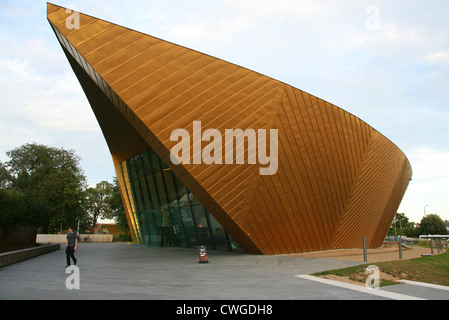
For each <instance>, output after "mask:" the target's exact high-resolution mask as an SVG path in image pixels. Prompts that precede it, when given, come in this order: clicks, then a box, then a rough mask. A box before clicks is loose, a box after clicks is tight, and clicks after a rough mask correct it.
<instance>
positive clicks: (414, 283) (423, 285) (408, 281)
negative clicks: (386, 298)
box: [398, 280, 449, 291]
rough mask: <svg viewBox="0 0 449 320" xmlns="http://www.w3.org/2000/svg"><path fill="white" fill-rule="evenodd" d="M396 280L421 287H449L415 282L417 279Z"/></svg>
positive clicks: (444, 288) (448, 288)
mask: <svg viewBox="0 0 449 320" xmlns="http://www.w3.org/2000/svg"><path fill="white" fill-rule="evenodd" d="M398 282H402V283H407V284H411V285H414V286H421V287H427V288H432V289H438V290H446V291H449V287H448V286H442V285H439V284H433V283H425V282H417V281H411V280H398Z"/></svg>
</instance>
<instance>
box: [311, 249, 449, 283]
mask: <svg viewBox="0 0 449 320" xmlns="http://www.w3.org/2000/svg"><path fill="white" fill-rule="evenodd" d="M368 265H376V266H377V267H378V268H379V270H380V273H381V274H380V285H381V286H385V285H391V284H395V283H396V282H395V280H400V279H403V280H412V281H419V282H426V283H433V284H440V285H445V286H449V251H448V250H446V252H444V253H442V254H438V255H434V256H428V257H421V258H417V259H410V260H400V261H387V262H378V263H370V264H365V265H359V266H355V267H350V268H344V269H338V270H330V271H324V272H319V273H314V274H313V275H314V276H325V275H336V276H339V277H344V278H346V279H349V280H353V281H358V282H362V283H365V281H366V279H367V277H368V276H369V274H366V273H365V270H366V267H367V266H368Z"/></svg>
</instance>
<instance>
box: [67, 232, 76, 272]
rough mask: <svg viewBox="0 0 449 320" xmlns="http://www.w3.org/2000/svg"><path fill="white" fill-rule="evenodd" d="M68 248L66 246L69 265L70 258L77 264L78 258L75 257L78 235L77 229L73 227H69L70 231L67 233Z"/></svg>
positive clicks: (68, 264) (68, 263)
mask: <svg viewBox="0 0 449 320" xmlns="http://www.w3.org/2000/svg"><path fill="white" fill-rule="evenodd" d="M65 244H66V248H65V254H66V258H67V265H66V268H67V267H68V266H70V258H72V260H73V264H75V265H76V262H77V260H76V258H75V251H76V245H77V244H78V237H77V234H76V232H75V231H73V229H72V228H69V232H68V233H67V240H66V242H65Z"/></svg>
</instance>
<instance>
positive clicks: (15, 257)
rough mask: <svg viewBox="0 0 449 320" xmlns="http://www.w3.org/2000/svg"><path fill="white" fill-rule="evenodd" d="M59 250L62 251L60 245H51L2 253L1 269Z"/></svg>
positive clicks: (0, 256) (0, 255) (0, 259)
mask: <svg viewBox="0 0 449 320" xmlns="http://www.w3.org/2000/svg"><path fill="white" fill-rule="evenodd" d="M59 249H61V245H60V244H49V245H46V246H40V247H33V248H27V249H21V250H15V251H8V252H3V253H0V268H2V267H4V266H7V265H10V264H13V263H17V262H20V261H23V260H27V259H30V258H34V257H37V256H40V255H42V254H45V253H49V252H52V251H56V250H59Z"/></svg>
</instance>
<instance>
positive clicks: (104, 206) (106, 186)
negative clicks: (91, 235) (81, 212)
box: [84, 181, 114, 230]
mask: <svg viewBox="0 0 449 320" xmlns="http://www.w3.org/2000/svg"><path fill="white" fill-rule="evenodd" d="M112 189H113V185H112V184H111V183H110V182H108V181H101V182H99V183H97V184H96V186H95V188H92V187H91V188H87V190H86V192H85V202H84V206H85V210H86V211H87V213H88V214H89V217H90V221H91V224H90V227H91V229H92V230H93V229H94V228H95V225H96V224H97V221H98V219H100V218H102V219H113V218H114V214H113V212H112V211H111V208H110V204H109V198H110V197H111V195H112Z"/></svg>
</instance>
